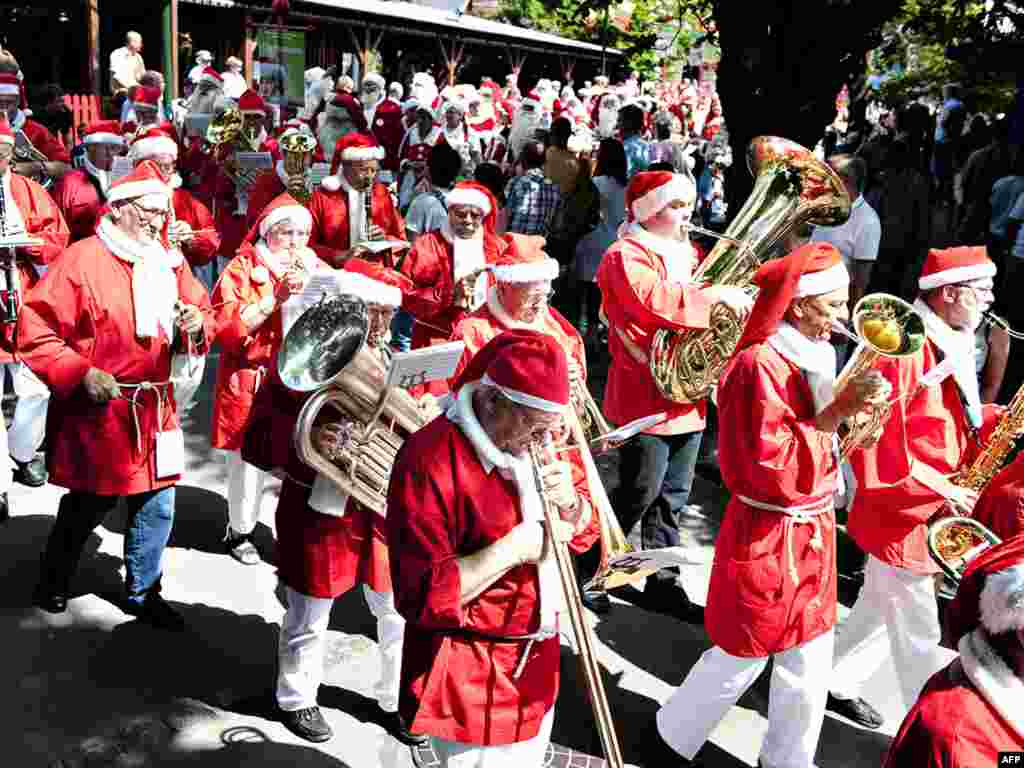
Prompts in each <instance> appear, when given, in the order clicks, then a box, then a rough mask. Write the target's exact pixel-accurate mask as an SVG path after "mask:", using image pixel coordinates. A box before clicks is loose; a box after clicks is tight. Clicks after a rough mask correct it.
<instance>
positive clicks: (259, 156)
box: [235, 152, 274, 171]
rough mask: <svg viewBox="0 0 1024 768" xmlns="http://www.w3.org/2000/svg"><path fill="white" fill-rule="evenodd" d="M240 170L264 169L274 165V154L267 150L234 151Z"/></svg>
mask: <svg viewBox="0 0 1024 768" xmlns="http://www.w3.org/2000/svg"><path fill="white" fill-rule="evenodd" d="M235 160H236V161H237V162H238V170H240V171H265V170H267V169H268V168H273V167H274V156H273V155H272V154H270V153H269V152H236V153H235Z"/></svg>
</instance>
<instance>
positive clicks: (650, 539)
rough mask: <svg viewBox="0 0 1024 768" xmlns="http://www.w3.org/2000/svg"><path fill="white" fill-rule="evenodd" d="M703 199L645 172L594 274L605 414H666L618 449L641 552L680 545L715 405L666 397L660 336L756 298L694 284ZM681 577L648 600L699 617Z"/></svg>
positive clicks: (626, 507)
mask: <svg viewBox="0 0 1024 768" xmlns="http://www.w3.org/2000/svg"><path fill="white" fill-rule="evenodd" d="M695 197H696V190H695V188H694V184H693V181H692V180H691V179H689V178H688V177H686V176H682V175H680V174H672V173H669V172H666V171H653V172H642V173H637V174H636V175H635V176H634V177H633V178H632V179H631V180H630V182H629V186H628V187H627V188H626V211H627V216H628V221H627V226H626V229H625V231H624V235H623V237H622V238H621V239H619V240H618V241H617V242H615V243H614V244H613V245H612V246H611V248H609V249H608V251H607V252H606V253H605V255H604V258H603V260H602V261H601V266H600V267H599V268H598V271H597V277H596V279H597V284H598V286H599V287H600V289H601V294H602V309H603V312H604V314H605V315H606V316H607V318H608V323H609V333H608V350H609V352H610V353H611V368H610V369H609V371H608V384H607V386H606V389H605V396H604V413H605V416H607V417H608V419H610V420H611V421H612V423H613V424H617V425H620V426H621V425H623V424H626V423H628V422H631V421H633V420H635V419H639V418H642V417H646V416H651V415H654V414H660V413H664V414H665V420H664V421H662V422H661V423H660V424H657V425H656V426H653V427H650V428H649V429H647V430H646V431H645V432H644V433H643V434H641V435H639V436H637V437H635V438H633V439H632V440H631V441H630V442H629V443H627V444H626V445H625V446H623V448H622V450H621V452H620V455H621V457H622V465H621V476H622V485H621V486H620V489H619V491H618V494H619V499H618V501H617V503H616V505H615V511H616V513H617V514H618V516H619V520H620V521H621V523H622V530H623V531H625V532H626V533H627V534H629V532H630V530H631V529H632V528H633V526H634V525H639V526H640V531H639V535H640V544H641V545H642V546H641V548H642V549H651V548H657V547H669V546H678V545H679V520H680V515H681V514H682V512H683V509H684V508H685V507H686V503H687V500H688V498H689V495H690V487H691V485H692V483H693V472H694V468H695V466H696V462H697V453H698V451H699V449H700V441H701V436H702V434H703V431H704V415H705V411H706V406H707V404H706V403H705V402H704V400H700V401H699V402H696V403H677V402H674V401H672V400H669V399H667V398H665V397H664V395H662V394H661V391H660V390H659V389H658V387H657V386H656V385H655V382H654V379H653V377H652V376H651V372H650V364H649V362H648V360H649V357H648V356H649V352H650V349H651V342H652V340H653V338H654V334H655V333H656V332H657V331H659V330H674V331H683V330H688V329H703V328H707V327H708V321H709V314H710V311H711V306H712V305H713V304H715V303H717V302H724V303H725V304H727V305H728V306H730V307H732V308H733V309H734V310H735V311H737V312H739V313H741V314H742V313H745V312H746V311H747V309H749V307H750V298H749V297H748V296H747V294H746V293H744V292H743V291H742V290H741V289H739V288H736V287H732V286H718V285H712V286H704V285H696V284H693V283H692V282H691V281H690V274H691V270H692V269H693V267H694V265H695V263H696V258H695V254H696V251H695V249H694V248H693V246H691V245H690V242H689V239H688V238H687V237H686V235H685V233H684V230H683V229H682V227H683V225H684V224H686V223H687V222H688V221H689V218H690V216H691V215H692V213H693V203H694V199H695ZM634 538H635V536H634ZM676 575H677V574H676V572H675V569H664V570H662V571H659V572H658V573H657V574H655V575H654V576H652V577H650V578H648V580H647V585H646V592H647V593H648V599H649V600H650V602H651V604H652V606H657V607H659V608H660V609H661V610H664V611H666V612H670V613H674V614H676V615H678V616H680V617H681V618H683V619H684V620H691V619H693V618H695V616H696V611H695V610H694V608H693V606H691V604H690V601H689V599H688V598H687V596H686V593H685V592H684V591H683V590H682V588H680V587H679V586H677V584H676Z"/></svg>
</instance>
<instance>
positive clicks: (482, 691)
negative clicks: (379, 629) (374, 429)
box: [387, 330, 598, 768]
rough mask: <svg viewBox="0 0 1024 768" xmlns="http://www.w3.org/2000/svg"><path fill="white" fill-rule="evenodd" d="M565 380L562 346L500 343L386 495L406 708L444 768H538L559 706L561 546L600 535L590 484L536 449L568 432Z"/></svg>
mask: <svg viewBox="0 0 1024 768" xmlns="http://www.w3.org/2000/svg"><path fill="white" fill-rule="evenodd" d="M569 389H570V387H569V370H568V364H567V361H566V355H565V352H564V351H563V350H562V347H561V345H560V344H559V342H558V340H557V339H555V338H554V337H553V336H550V335H548V334H546V333H538V332H537V331H532V330H511V331H505V332H504V333H502V334H500V335H499V336H496V337H495V338H494V339H492V340H491V341H490V342H489V343H488V344H487V345H486V346H485V347H484V348H483V349H482V350H480V352H479V353H478V354H477V356H476V357H475V358H474V359H473V361H472V362H471V363H470V365H469V367H468V368H466V370H465V371H464V372H463V374H462V376H461V377H460V378H459V380H458V381H457V382H456V386H455V390H454V397H453V398H452V400H451V403H450V404H449V406H448V409H447V411H446V412H445V414H444V415H443V416H441V417H439V418H437V419H435V420H434V421H432V422H431V423H430V424H428V425H427V426H425V427H423V428H422V429H420V430H419V431H418V432H416V433H415V434H413V435H412V436H411V437H410V438H409V439H407V440H406V441H405V444H404V445H403V446H402V449H401V451H400V452H399V454H398V458H397V460H396V461H395V466H394V469H393V470H392V474H391V486H390V489H389V491H388V521H387V526H388V531H387V532H388V541H389V547H390V552H391V573H392V579H393V581H394V588H395V599H396V601H397V604H398V610H399V612H400V613H401V614H402V616H404V617H405V620H406V622H407V624H406V631H405V645H404V646H403V649H402V654H403V659H402V687H401V696H400V712H401V713H402V715H403V716H404V717H405V719H406V720H407V721H408V722H409V723H410V728H411V729H412V731H413V732H415V733H425V734H429V735H430V736H431V737H432V742H433V744H432V746H433V748H434V751H435V753H436V754H437V756H438V757H439V758H440V766H441V767H442V768H455V767H456V766H477V767H478V766H486V767H488V768H523V767H524V766H540V765H541V764H542V762H543V758H544V753H545V750H546V748H547V746H548V742H549V740H550V734H551V725H552V721H553V720H554V704H555V699H556V698H557V696H558V679H559V673H558V663H559V639H558V626H559V623H560V622H559V615H560V614H561V613H562V612H564V610H565V605H564V598H563V593H562V589H561V585H560V583H559V578H558V573H557V570H556V568H557V565H556V563H555V561H554V557H553V551H552V547H553V546H561V545H564V544H565V543H568V544H569V546H570V547H571V548H572V549H573V550H575V551H582V550H584V549H586V548H588V547H589V546H590V545H591V544H593V542H594V541H595V539H596V538H597V535H598V530H597V519H596V516H594V515H592V514H591V508H590V502H589V497H588V494H587V490H586V487H585V483H584V481H583V479H582V478H578V481H577V482H575V483H574V479H573V472H572V468H571V466H570V465H569V464H568V463H567V462H565V461H557V460H555V461H551V460H548V461H545V463H544V465H543V466H542V467H541V468H540V473H541V482H542V483H543V487H544V491H545V497H546V500H547V502H548V503H550V504H552V505H553V507H554V510H556V512H557V513H556V515H555V518H556V519H555V520H554V526H553V530H552V531H551V532H550V533H548V532H547V527H546V526H545V525H543V522H544V511H543V503H544V501H543V500H542V498H541V496H540V494H539V493H538V491H537V486H536V484H535V477H534V468H533V465H532V462H531V458H530V454H529V450H530V448H531V446H535V445H536V446H540V445H541V444H544V443H546V441H547V439H548V438H549V436H550V433H551V431H553V430H557V429H559V428H560V427H561V424H562V421H563V418H564V417H563V413H564V410H565V409H566V408H567V407H570V406H569Z"/></svg>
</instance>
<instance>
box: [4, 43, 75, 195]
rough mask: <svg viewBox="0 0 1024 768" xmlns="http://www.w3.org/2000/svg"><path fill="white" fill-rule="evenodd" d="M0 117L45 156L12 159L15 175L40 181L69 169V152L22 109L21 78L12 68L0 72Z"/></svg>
mask: <svg viewBox="0 0 1024 768" xmlns="http://www.w3.org/2000/svg"><path fill="white" fill-rule="evenodd" d="M8 61H10V62H11V66H12V67H16V66H17V63H16V62H14V61H13V59H8ZM0 121H3V122H7V123H9V124H10V127H11V130H12V131H13V132H14V134H15V136H17V135H18V134H19V133H20V134H22V136H23V137H24V139H25V140H27V141H28V142H29V143H31V144H32V146H33V147H35V148H36V149H37V150H39V151H40V152H41V153H42V154H43V155H44V156H45V157H46V160H22V161H19V162H16V163H14V164H13V165H12V170H13V171H14V172H15V173H17V174H18V175H19V176H26V177H29V178H32V179H35V180H36V181H42V180H44V179H59V178H60V177H61V176H63V175H64V174H65V173H67V172H68V171H70V170H71V165H70V163H71V156H70V154H69V153H68V150H67V149H66V148H65V147H64V145H63V144H61V143H60V141H58V140H57V137H55V136H54V135H53V134H52V133H50V132H49V131H48V130H47V129H46V127H45V126H44V125H42V124H41V123H37V122H36V121H35V120H32V119H31V118H29V117H28V115H27V114H26V113H25V110H24V104H23V96H22V91H21V81H20V80H19V79H18V75H17V73H16V72H0Z"/></svg>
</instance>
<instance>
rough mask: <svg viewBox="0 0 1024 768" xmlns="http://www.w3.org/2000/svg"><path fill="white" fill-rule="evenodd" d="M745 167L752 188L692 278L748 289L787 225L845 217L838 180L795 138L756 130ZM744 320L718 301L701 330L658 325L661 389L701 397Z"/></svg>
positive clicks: (655, 372) (656, 361)
mask: <svg viewBox="0 0 1024 768" xmlns="http://www.w3.org/2000/svg"><path fill="white" fill-rule="evenodd" d="M747 167H748V168H749V169H750V172H751V173H752V174H753V175H754V190H753V192H751V194H750V197H749V198H747V201H746V203H744V205H743V207H742V208H741V209H740V211H739V213H738V214H737V215H736V218H735V219H734V220H733V222H732V224H730V225H729V227H728V229H726V231H725V233H724V235H721V236H719V241H718V243H717V244H716V245H715V247H714V248H713V249H712V250H711V253H710V254H708V257H707V258H706V259H705V260H704V261H703V262H702V263H701V265H700V266H699V267H698V268H697V270H696V271H695V272H694V275H693V278H692V282H693V283H709V284H711V285H735V286H739V287H744V288H749V287H750V286H751V279H752V278H753V276H754V272H756V271H757V268H758V267H759V266H760V265H761V263H762V262H763V261H764V260H765V259H766V258H767V257H768V254H770V253H771V252H772V250H773V249H774V248H775V246H776V245H777V244H778V243H779V242H781V241H782V240H783V238H785V237H786V236H787V235H788V234H789V233H790V232H791V231H793V230H794V229H796V228H797V227H799V226H801V225H803V224H827V225H836V224H842V223H843V222H845V221H846V220H847V219H848V218H849V217H850V196H849V194H848V193H847V191H846V187H845V186H844V185H843V182H842V179H840V178H839V176H838V175H837V174H836V172H835V171H833V170H832V169H831V168H830V167H829V166H828V165H827V164H825V163H823V162H821V161H820V160H818V159H817V158H816V157H815V156H814V154H813V153H812V152H811V151H810V150H808V149H805V148H804V147H802V146H800V145H799V144H797V143H795V142H792V141H788V140H786V139H782V138H779V137H777V136H759V137H758V138H756V139H754V140H753V141H752V142H750V146H749V147H748V148H747ZM745 320H746V318H744V317H741V316H740V315H738V314H737V313H736V312H734V311H733V310H732V309H731V308H730V307H728V306H727V305H725V304H723V303H717V304H714V305H713V306H712V307H711V320H710V324H709V326H708V328H706V329H704V330H699V331H670V330H667V329H663V330H660V331H657V332H656V333H655V334H654V339H653V341H652V343H651V351H650V355H649V360H650V369H651V375H652V376H653V378H654V382H655V384H656V385H657V387H658V390H659V391H660V392H661V394H662V395H664V396H665V397H666V398H667V399H669V400H672V401H674V402H677V403H692V402H696V401H698V400H701V399H703V398H705V397H707V396H708V394H709V393H710V392H711V388H712V387H713V386H714V385H715V384H716V383H717V382H718V379H719V377H720V376H721V375H722V371H723V369H724V368H725V364H726V362H728V360H729V358H730V357H731V356H732V353H733V352H734V351H735V349H736V345H737V344H738V343H739V340H740V336H741V335H742V333H743V325H744V323H745Z"/></svg>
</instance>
